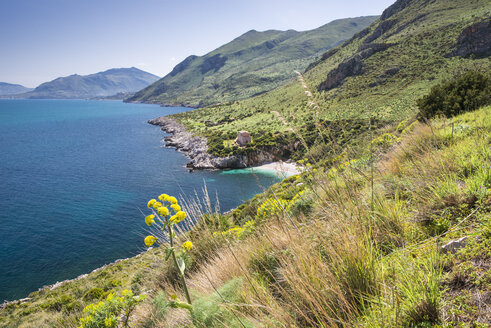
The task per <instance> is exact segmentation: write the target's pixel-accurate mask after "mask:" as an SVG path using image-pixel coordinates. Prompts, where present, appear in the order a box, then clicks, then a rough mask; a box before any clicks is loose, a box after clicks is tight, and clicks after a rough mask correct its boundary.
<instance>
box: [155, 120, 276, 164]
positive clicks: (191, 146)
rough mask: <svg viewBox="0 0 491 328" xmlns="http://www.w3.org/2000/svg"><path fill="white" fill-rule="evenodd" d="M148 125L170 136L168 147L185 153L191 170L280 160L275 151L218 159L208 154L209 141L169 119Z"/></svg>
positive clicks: (255, 152)
mask: <svg viewBox="0 0 491 328" xmlns="http://www.w3.org/2000/svg"><path fill="white" fill-rule="evenodd" d="M148 123H150V124H153V125H158V126H160V127H161V128H162V130H163V131H164V132H167V133H170V134H171V135H170V136H167V137H165V138H164V140H165V141H166V146H167V147H173V148H176V149H177V150H179V151H182V152H183V153H185V154H186V155H187V156H188V157H189V158H190V159H191V161H190V162H189V163H188V164H187V167H189V168H191V169H227V168H230V169H236V168H245V167H249V166H254V165H259V164H262V163H266V162H273V161H277V160H278V159H280V154H275V152H274V151H272V152H268V151H264V150H256V151H252V152H250V153H248V154H247V155H233V156H227V157H217V156H214V155H212V154H209V153H208V144H207V140H206V138H204V137H200V136H195V135H193V134H191V133H190V132H188V131H186V128H185V127H184V126H182V125H181V124H179V123H178V122H177V121H176V120H174V119H171V118H169V117H157V118H155V119H153V120H149V121H148Z"/></svg>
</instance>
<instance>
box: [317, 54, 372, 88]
mask: <svg viewBox="0 0 491 328" xmlns="http://www.w3.org/2000/svg"><path fill="white" fill-rule="evenodd" d="M362 68H363V62H362V61H361V56H360V55H356V56H354V57H351V58H350V59H348V60H346V61H344V62H342V63H341V64H339V66H338V67H336V68H335V69H333V70H332V71H330V72H329V73H328V74H327V77H326V80H325V81H324V82H322V83H321V84H320V85H319V91H322V90H330V89H332V88H336V87H338V86H340V85H341V83H342V82H343V81H344V79H346V78H347V77H349V76H355V75H359V74H361V73H362V72H363V70H362Z"/></svg>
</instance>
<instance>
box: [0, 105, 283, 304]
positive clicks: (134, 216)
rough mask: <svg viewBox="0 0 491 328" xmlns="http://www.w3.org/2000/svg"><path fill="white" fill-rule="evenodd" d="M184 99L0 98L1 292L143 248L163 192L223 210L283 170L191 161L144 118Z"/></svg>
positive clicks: (19, 291) (67, 275)
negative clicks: (192, 167) (223, 167)
mask: <svg viewBox="0 0 491 328" xmlns="http://www.w3.org/2000/svg"><path fill="white" fill-rule="evenodd" d="M188 110H190V108H183V107H160V106H158V105H146V104H127V103H123V102H121V101H92V100H30V99H29V100H7V99H5V100H0V302H1V301H2V300H14V299H18V298H23V297H27V296H28V294H29V293H30V292H32V291H35V290H37V289H39V288H40V287H42V286H44V285H48V284H53V283H55V282H57V281H62V280H65V279H72V278H75V277H77V276H78V275H80V274H84V273H88V272H90V271H92V270H93V269H95V268H98V267H100V266H102V265H104V264H107V263H110V262H113V261H115V260H117V259H121V258H127V257H131V256H134V255H137V254H139V253H140V252H142V251H143V250H144V244H143V236H144V234H145V228H146V225H145V223H144V220H143V219H144V215H145V214H148V213H147V209H146V203H147V201H148V200H149V199H150V198H154V197H156V196H157V195H159V194H161V193H167V194H169V195H174V196H182V197H186V198H187V199H191V198H196V195H197V197H198V198H201V197H202V196H203V193H202V190H203V187H204V186H205V185H206V188H207V190H208V193H209V195H210V196H211V199H212V201H213V202H215V198H216V199H218V200H219V206H220V211H222V212H224V211H227V210H230V209H232V208H234V207H236V206H238V205H240V204H241V203H243V202H244V201H245V200H247V199H249V198H251V197H253V196H254V195H255V194H257V193H260V192H262V191H264V190H265V188H268V187H269V186H271V185H272V184H274V183H276V182H278V181H280V180H281V177H279V176H277V175H275V174H274V173H271V172H260V171H259V172H258V171H254V172H253V171H251V170H233V171H194V172H189V170H188V169H186V167H185V165H186V163H187V162H188V159H187V158H186V156H185V155H184V154H183V153H181V152H178V151H176V150H174V149H172V148H166V147H164V142H163V140H162V139H163V137H164V136H165V135H166V134H165V133H164V132H163V131H161V130H160V128H159V127H157V126H152V125H150V124H148V123H147V121H148V120H149V119H152V118H155V117H158V116H164V115H169V114H174V113H179V112H183V111H188Z"/></svg>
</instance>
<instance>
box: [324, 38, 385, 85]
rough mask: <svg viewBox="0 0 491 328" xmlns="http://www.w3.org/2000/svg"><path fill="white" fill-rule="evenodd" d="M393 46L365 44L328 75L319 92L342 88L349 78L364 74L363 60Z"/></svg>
mask: <svg viewBox="0 0 491 328" xmlns="http://www.w3.org/2000/svg"><path fill="white" fill-rule="evenodd" d="M392 45H393V44H390V43H364V44H362V45H361V46H360V47H359V48H358V53H357V54H356V55H355V56H353V57H351V58H349V59H348V60H345V61H344V62H342V63H341V64H339V65H338V67H336V68H335V69H333V70H332V71H330V72H329V73H328V74H327V77H326V80H325V81H324V82H322V83H321V84H320V85H319V88H318V90H319V91H322V90H330V89H332V88H336V87H338V86H340V85H341V84H342V83H343V81H344V80H345V79H346V78H347V77H349V76H356V75H360V74H362V73H363V61H362V59H365V58H368V57H370V56H372V55H373V54H375V53H377V52H379V51H383V50H385V49H387V48H389V47H390V46H392Z"/></svg>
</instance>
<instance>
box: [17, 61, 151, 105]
mask: <svg viewBox="0 0 491 328" xmlns="http://www.w3.org/2000/svg"><path fill="white" fill-rule="evenodd" d="M158 79H159V77H158V76H156V75H153V74H150V73H148V72H144V71H142V70H140V69H138V68H135V67H131V68H113V69H109V70H107V71H104V72H99V73H95V74H90V75H77V74H74V75H70V76H66V77H59V78H57V79H54V80H53V81H50V82H45V83H43V84H41V85H39V86H38V87H37V88H35V89H34V90H32V91H29V92H25V93H22V94H18V95H15V96H14V97H15V98H29V99H89V98H96V97H99V98H100V97H107V96H113V95H116V94H118V93H132V92H136V91H138V90H141V89H142V88H145V87H147V86H148V85H150V84H152V83H153V82H155V81H157V80H158Z"/></svg>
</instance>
